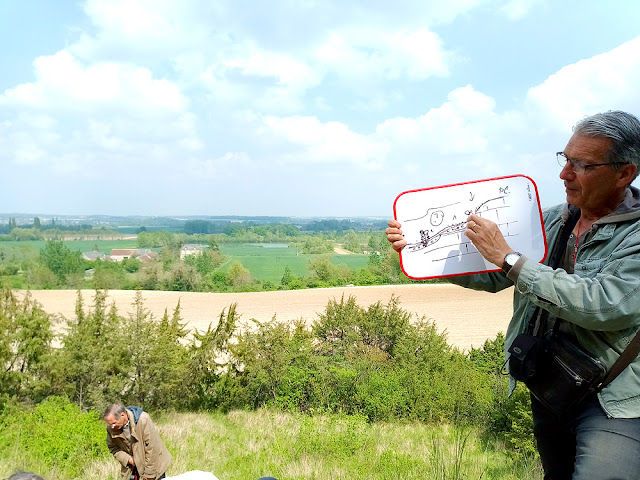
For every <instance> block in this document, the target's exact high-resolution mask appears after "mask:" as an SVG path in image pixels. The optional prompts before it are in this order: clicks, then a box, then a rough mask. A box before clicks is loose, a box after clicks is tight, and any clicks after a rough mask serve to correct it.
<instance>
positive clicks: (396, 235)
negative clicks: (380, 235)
mask: <svg viewBox="0 0 640 480" xmlns="http://www.w3.org/2000/svg"><path fill="white" fill-rule="evenodd" d="M384 233H386V234H387V240H389V242H391V246H392V247H393V249H394V250H395V251H396V252H399V251H400V250H402V249H403V248H404V247H405V246H406V245H407V241H406V240H405V239H404V235H402V230H401V229H400V222H398V221H397V220H389V228H387V229H386V230H385V231H384Z"/></svg>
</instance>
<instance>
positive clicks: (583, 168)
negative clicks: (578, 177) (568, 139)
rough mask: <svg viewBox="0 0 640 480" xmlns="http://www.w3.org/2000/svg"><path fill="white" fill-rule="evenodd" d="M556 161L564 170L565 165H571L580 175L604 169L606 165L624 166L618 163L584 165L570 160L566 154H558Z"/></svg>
mask: <svg viewBox="0 0 640 480" xmlns="http://www.w3.org/2000/svg"><path fill="white" fill-rule="evenodd" d="M556 159H557V160H558V165H560V166H561V167H562V168H564V167H565V165H566V164H567V163H569V164H571V169H572V170H573V171H574V172H576V173H579V174H582V173H585V172H588V171H589V170H590V169H592V168H595V167H602V166H604V165H612V166H618V165H622V164H621V163H617V162H607V163H583V162H581V161H580V160H576V159H574V158H569V157H567V156H566V155H565V154H564V152H556Z"/></svg>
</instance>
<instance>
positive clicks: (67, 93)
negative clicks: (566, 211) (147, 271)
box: [0, 0, 640, 218]
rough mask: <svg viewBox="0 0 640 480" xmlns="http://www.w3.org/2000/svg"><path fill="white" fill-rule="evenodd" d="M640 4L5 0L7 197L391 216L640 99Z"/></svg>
mask: <svg viewBox="0 0 640 480" xmlns="http://www.w3.org/2000/svg"><path fill="white" fill-rule="evenodd" d="M638 18H640V2H635V1H631V0H609V1H607V2H602V1H600V0H563V1H560V2H558V1H553V0H448V1H446V2H443V1H442V0H437V1H435V0H404V1H402V0H400V1H397V2H390V1H388V0H387V1H381V0H368V1H359V0H352V1H351V0H349V1H344V0H339V1H338V0H269V1H263V0H252V1H241V0H180V1H178V0H86V1H71V0H59V1H55V2H54V1H52V0H29V1H21V0H0V65H2V67H1V74H0V213H11V212H15V213H33V214H41V215H47V214H49V215H55V214H58V215H94V214H104V215H158V216H164V215H172V216H179V215H250V216H253V215H269V216H297V217H354V216H374V217H383V218H387V217H388V218H392V216H393V204H394V200H395V199H396V197H397V196H398V195H399V194H400V193H402V192H404V191H407V190H414V189H420V188H428V187H434V186H439V185H448V184H453V183H460V182H468V181H475V180H481V179H488V178H495V177H502V176H508V175H527V176H529V177H531V178H532V179H533V180H534V182H535V183H536V185H537V187H538V192H539V196H540V201H541V204H542V206H543V207H545V206H551V205H554V204H557V203H560V202H563V201H564V200H565V197H564V187H563V185H562V181H561V180H560V179H559V178H558V174H559V173H560V167H559V166H558V164H557V163H556V159H555V152H557V151H560V150H563V149H564V147H565V145H566V142H567V141H568V139H569V138H570V136H571V128H572V126H573V125H574V124H575V123H576V122H577V121H578V120H580V119H581V118H583V117H584V116H586V115H590V114H594V113H597V112H601V111H606V110H625V111H628V112H630V113H633V114H635V115H637V116H640V88H638V85H640V23H639V22H638Z"/></svg>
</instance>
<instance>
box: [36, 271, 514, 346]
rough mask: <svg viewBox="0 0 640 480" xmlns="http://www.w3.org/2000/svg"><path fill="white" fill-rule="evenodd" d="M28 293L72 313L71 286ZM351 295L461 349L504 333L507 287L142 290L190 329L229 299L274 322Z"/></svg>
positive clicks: (120, 304)
mask: <svg viewBox="0 0 640 480" xmlns="http://www.w3.org/2000/svg"><path fill="white" fill-rule="evenodd" d="M31 293H32V295H33V297H34V298H35V299H36V300H37V301H38V302H40V303H41V304H42V306H43V308H44V310H45V311H47V312H49V313H54V314H59V315H62V316H64V317H65V318H73V317H74V308H75V302H76V291H74V290H33V291H32V292H31ZM108 294H109V304H110V303H111V302H115V304H116V307H117V308H118V312H119V313H120V314H122V315H126V314H128V313H129V312H131V311H132V310H133V309H132V308H131V303H132V302H133V298H134V295H135V292H133V291H128V290H126V291H125V290H114V291H110V292H109V293H108ZM93 295H94V292H93V291H91V290H86V291H83V297H84V301H85V305H89V306H90V305H92V299H93ZM343 295H344V296H345V299H346V298H347V297H348V296H349V295H353V296H355V297H356V299H357V302H358V304H359V305H362V306H365V307H366V306H368V305H370V304H372V303H375V302H378V301H381V302H382V303H387V302H388V301H389V299H390V298H391V296H392V295H396V296H397V297H399V299H400V306H401V307H402V308H404V309H405V310H407V311H409V312H411V313H413V314H415V315H417V316H423V315H424V316H426V317H427V318H429V319H431V320H433V321H434V322H435V323H436V326H437V327H438V329H439V330H440V331H443V330H446V332H447V338H448V342H449V344H451V345H453V346H456V347H458V348H460V349H462V350H468V349H469V348H470V347H472V346H473V347H480V346H482V344H483V343H484V341H485V340H486V339H493V338H495V336H496V335H497V333H498V332H504V331H505V330H506V328H507V324H508V323H509V319H510V318H511V305H512V295H513V290H512V289H511V288H510V289H507V290H505V291H502V292H500V293H497V294H490V293H484V292H476V291H472V290H466V289H464V288H461V287H458V286H454V285H446V284H442V285H441V284H437V285H391V286H374V287H344V288H321V289H313V290H291V291H279V292H256V293H253V292H252V293H197V292H159V291H144V292H143V298H144V301H145V307H146V308H147V309H148V310H149V311H150V312H151V313H152V314H153V315H154V317H155V318H160V317H162V315H163V314H164V311H165V308H166V309H168V310H169V314H171V312H172V310H173V309H174V308H175V306H176V305H177V303H178V301H180V309H181V314H182V318H183V319H184V320H185V321H186V322H187V323H188V326H189V327H190V328H196V329H198V330H206V328H207V327H208V325H209V324H210V323H213V324H214V325H215V324H216V322H217V318H218V317H219V315H220V312H221V311H222V309H224V308H228V306H229V305H230V304H232V303H237V304H238V312H239V313H240V314H241V320H248V319H250V318H255V319H257V320H260V321H269V320H271V319H272V318H273V317H274V316H276V319H277V320H279V321H290V320H294V319H298V318H302V319H304V320H305V321H307V322H312V321H314V320H316V319H317V318H318V314H319V313H321V312H323V311H324V309H325V307H326V305H327V302H328V301H329V300H330V299H336V300H340V298H341V297H342V296H343Z"/></svg>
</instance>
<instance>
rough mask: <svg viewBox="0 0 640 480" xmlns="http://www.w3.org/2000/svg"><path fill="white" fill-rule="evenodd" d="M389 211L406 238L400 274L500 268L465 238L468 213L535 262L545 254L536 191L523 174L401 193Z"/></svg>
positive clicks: (443, 274)
mask: <svg viewBox="0 0 640 480" xmlns="http://www.w3.org/2000/svg"><path fill="white" fill-rule="evenodd" d="M393 212H394V218H395V219H396V220H398V221H399V222H400V223H401V224H402V227H401V228H402V233H403V234H404V238H405V240H407V246H406V247H405V248H404V249H402V251H401V252H400V264H401V266H402V271H403V272H404V273H405V275H407V276H408V277H410V278H413V279H426V278H437V277H448V276H453V275H466V274H470V273H482V272H491V271H496V270H500V269H501V267H502V265H494V264H493V263H490V262H488V261H487V260H485V259H484V257H483V256H482V255H481V254H480V252H478V250H476V248H475V247H474V246H473V244H472V243H471V241H470V240H469V239H468V238H467V236H466V235H465V234H464V231H465V230H466V228H467V217H469V215H471V214H472V213H473V214H476V215H479V216H480V217H482V218H486V219H488V220H491V221H493V222H495V223H496V224H497V225H498V227H499V228H500V231H501V232H502V234H503V235H504V237H505V240H506V241H507V243H508V244H509V246H510V247H511V248H513V249H514V250H515V251H516V252H520V253H522V254H523V255H526V256H527V257H529V258H531V259H536V260H537V261H539V262H542V261H543V260H544V259H545V257H546V256H547V239H546V236H545V233H544V225H543V222H542V210H541V208H540V201H539V199H538V188H537V187H536V184H535V183H534V181H533V180H532V179H531V178H529V177H526V176H524V175H513V176H509V177H500V178H492V179H488V180H478V181H475V182H467V183H459V184H456V185H444V186H441V187H432V188H425V189H421V190H411V191H408V192H403V193H401V194H400V195H398V196H397V197H396V200H395V202H394V204H393Z"/></svg>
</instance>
